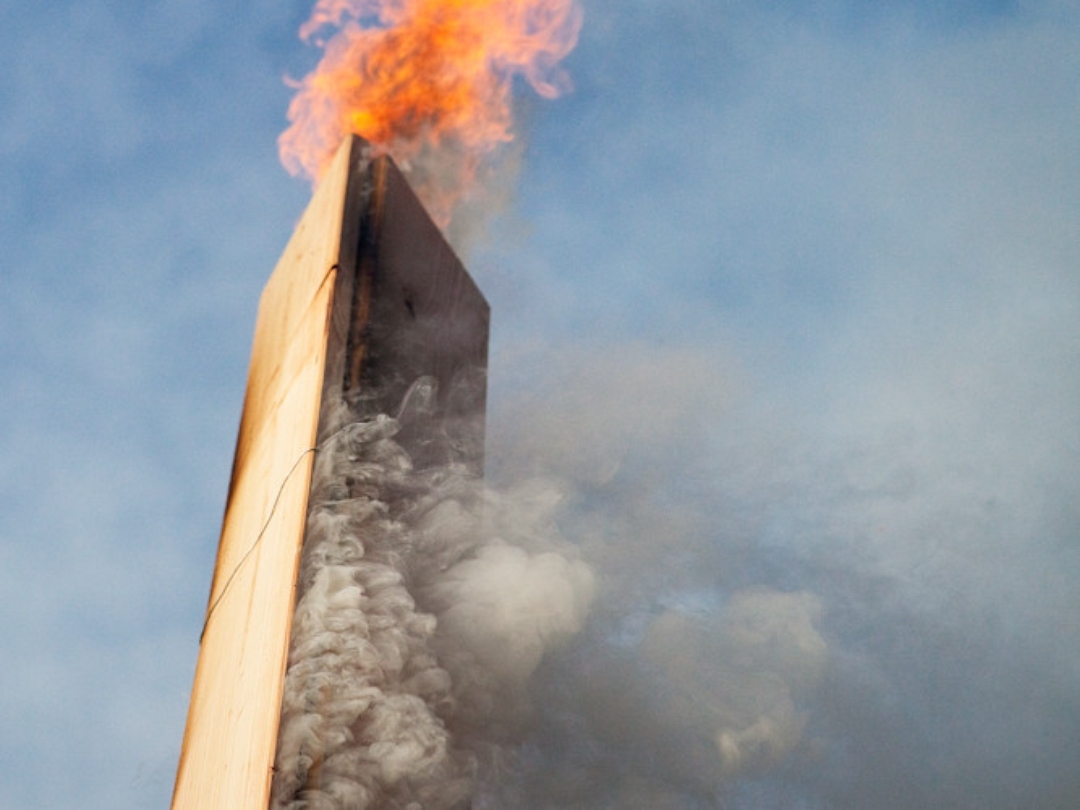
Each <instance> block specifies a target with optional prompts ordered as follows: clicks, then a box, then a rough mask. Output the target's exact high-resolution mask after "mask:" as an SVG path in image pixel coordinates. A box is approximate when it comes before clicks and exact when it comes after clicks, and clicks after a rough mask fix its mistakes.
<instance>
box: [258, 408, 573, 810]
mask: <svg viewBox="0 0 1080 810" xmlns="http://www.w3.org/2000/svg"><path fill="white" fill-rule="evenodd" d="M348 418H349V415H348V412H347V410H346V409H344V408H341V407H338V408H337V414H336V415H335V416H334V417H333V418H332V419H331V424H330V427H329V429H324V434H325V433H329V437H328V438H326V439H324V441H323V442H322V444H321V446H320V448H319V452H318V455H317V459H316V464H315V471H314V473H313V479H312V492H311V498H310V506H309V514H308V521H307V531H306V536H305V543H304V552H303V562H302V568H301V574H300V598H299V600H298V603H297V607H296V612H295V617H294V622H293V633H292V642H291V649H290V654H289V666H288V670H287V674H286V679H285V691H284V700H283V710H282V719H281V730H280V735H279V744H278V754H277V763H276V767H275V777H274V783H273V799H272V806H273V807H274V808H291V809H292V810H299V809H300V808H322V807H326V808H331V807H334V808H338V807H348V808H358V809H359V808H368V807H380V808H383V807H385V808H420V807H423V808H455V807H465V806H468V805H469V803H470V800H471V796H472V793H473V783H474V781H475V777H476V774H477V772H478V771H482V770H483V769H484V768H485V767H486V755H485V747H484V746H485V743H486V741H487V739H488V738H490V737H491V736H492V732H491V731H490V729H492V728H496V727H499V728H501V727H503V726H504V725H505V724H506V723H510V722H512V721H515V720H517V719H518V718H519V716H520V715H521V713H522V712H524V711H525V704H526V697H525V693H526V687H527V683H528V680H529V678H530V676H531V675H532V674H533V672H534V671H535V669H536V668H537V666H538V665H539V664H540V661H541V660H542V658H543V657H544V655H545V653H546V652H547V651H548V650H549V649H551V648H552V647H553V646H554V645H556V644H557V643H559V642H561V641H563V640H565V639H566V638H567V637H569V636H571V635H573V634H574V633H576V632H578V631H579V630H580V628H581V627H582V624H583V621H584V616H585V614H586V612H587V611H588V608H589V603H590V601H591V599H592V592H593V582H592V574H591V572H590V571H589V569H588V567H587V566H585V565H584V564H583V563H582V562H580V561H579V560H575V559H572V558H571V557H568V556H566V554H565V553H560V552H558V551H555V550H553V549H554V548H555V547H556V546H557V545H559V541H558V538H557V537H554V536H552V535H550V534H549V532H550V531H551V530H552V528H553V525H554V524H553V523H552V522H551V521H550V519H548V516H547V515H545V514H544V510H540V511H539V512H538V511H537V510H536V508H535V505H536V498H535V497H532V498H529V499H526V503H527V504H528V506H529V508H528V509H523V510H516V509H515V498H514V497H512V496H503V497H500V498H494V497H491V496H489V495H488V494H487V493H486V492H485V490H484V488H483V487H482V486H481V484H480V482H479V481H477V480H476V479H475V477H474V476H473V475H472V474H471V473H470V472H469V470H468V469H467V468H466V467H465V466H464V465H454V464H450V465H447V466H445V467H440V468H436V469H428V470H422V471H419V470H414V469H413V466H412V463H411V460H410V458H409V456H408V454H407V453H406V452H405V450H404V449H403V448H402V447H401V446H400V445H399V444H398V443H397V442H395V440H394V439H395V435H396V434H397V432H398V430H399V423H398V420H396V419H393V418H391V417H389V416H386V415H380V416H377V417H374V418H369V419H363V420H357V421H346V423H345V424H341V422H342V421H344V420H347V419H348ZM541 500H542V501H544V500H546V502H547V503H549V504H551V503H552V502H553V501H552V500H551V499H550V498H547V499H541ZM485 507H487V508H488V509H489V510H490V511H491V512H492V513H493V515H494V516H495V518H496V520H495V521H494V524H495V525H499V524H502V525H508V524H516V525H517V530H516V532H515V534H514V535H512V536H511V538H510V539H511V540H512V541H519V542H520V541H523V540H526V541H527V546H528V547H525V546H523V545H520V544H518V545H514V544H511V542H508V541H507V540H504V539H502V538H500V537H497V536H495V535H493V534H491V532H490V530H489V526H490V525H492V524H490V523H489V524H487V525H485V521H484V512H485ZM562 545H563V546H565V544H562Z"/></svg>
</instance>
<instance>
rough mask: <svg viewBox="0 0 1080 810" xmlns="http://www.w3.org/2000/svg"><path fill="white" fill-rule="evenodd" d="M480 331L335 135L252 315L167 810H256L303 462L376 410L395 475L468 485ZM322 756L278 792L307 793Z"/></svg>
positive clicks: (366, 158) (482, 366) (309, 476)
mask: <svg viewBox="0 0 1080 810" xmlns="http://www.w3.org/2000/svg"><path fill="white" fill-rule="evenodd" d="M488 322H489V309H488V305H487V303H486V302H485V300H484V298H483V296H482V294H481V293H480V292H479V290H478V289H477V287H476V285H475V284H474V283H473V282H472V280H471V279H470V278H469V276H468V274H467V273H466V272H465V269H464V268H463V267H462V265H461V263H460V261H459V260H458V259H457V257H456V256H455V255H454V253H453V251H452V250H451V249H450V247H449V246H448V245H447V243H446V242H445V240H444V239H443V237H442V235H441V234H440V232H439V230H438V228H437V227H436V226H435V225H434V224H433V223H432V221H431V220H430V218H429V217H428V216H427V214H426V213H425V211H424V210H423V207H422V206H421V205H420V203H419V201H418V200H417V199H416V197H415V196H414V195H413V193H412V191H411V190H410V189H409V187H408V185H407V183H406V182H405V180H404V178H403V177H402V175H401V174H400V172H399V171H398V170H397V168H396V167H395V166H394V164H393V163H392V162H391V161H390V160H389V158H386V157H371V150H370V147H369V146H368V145H367V144H366V143H365V142H364V141H362V140H361V139H359V138H357V137H355V136H350V137H349V138H347V139H346V140H345V142H344V143H343V144H342V146H341V148H340V149H339V151H338V153H337V155H336V157H335V159H334V161H333V164H332V165H331V168H330V169H329V170H328V171H327V173H326V175H325V176H324V177H323V180H322V182H321V184H320V186H319V188H318V190H317V192H316V193H315V195H314V197H313V198H312V201H311V203H310V205H309V206H308V208H307V211H306V212H305V213H304V215H303V218H302V219H301V221H300V223H299V224H298V226H297V228H296V231H295V232H294V234H293V236H292V238H291V240H290V241H289V243H288V246H287V247H286V249H285V252H284V254H283V255H282V257H281V259H280V260H279V262H278V265H277V267H276V268H275V270H274V273H273V275H272V276H271V278H270V280H269V282H268V284H267V286H266V289H265V290H264V292H263V295H262V300H261V303H260V306H259V314H258V320H257V324H256V330H255V339H254V346H253V349H252V356H251V366H250V371H249V376H248V383H247V392H246V395H245V400H244V410H243V415H242V418H241V423H240V431H239V437H238V440H237V446H236V454H235V458H234V461H233V470H232V479H231V482H230V486H229V495H228V502H227V505H226V509H225V517H224V522H223V527H222V532H221V541H220V546H219V549H218V556H217V563H216V566H215V569H214V578H213V583H212V586H211V591H210V599H209V605H208V608H207V613H206V619H205V625H204V628H203V633H202V640H201V649H200V652H199V660H198V665H197V668H196V673H195V681H194V686H193V690H192V696H191V705H190V709H189V712H188V719H187V728H186V731H185V734H184V741H183V747H182V751H181V755H180V763H179V768H178V772H177V778H176V786H175V791H174V794H173V803H172V806H173V808H174V810H181V809H183V810H196V809H198V810H206V808H228V809H229V810H245V808H251V809H252V810H255V809H256V808H257V809H258V810H266V808H267V807H268V806H270V802H271V789H272V788H271V783H272V780H273V779H274V773H273V772H274V763H275V756H278V757H279V758H280V757H281V756H283V755H282V754H281V753H280V752H279V751H278V738H279V727H280V726H281V725H282V722H283V721H282V716H283V715H282V712H283V709H282V700H283V698H282V696H283V689H284V688H285V687H284V685H285V682H286V669H287V666H288V664H289V651H290V640H291V639H292V637H293V633H294V629H295V628H294V610H295V608H296V603H297V599H298V598H300V597H302V596H303V595H304V590H305V587H308V586H311V582H306V583H305V581H304V575H303V573H302V571H301V559H302V553H304V546H305V524H306V523H307V524H309V527H308V531H309V533H310V531H311V528H310V522H311V519H312V517H311V516H312V514H313V510H314V509H316V508H317V507H318V503H317V502H316V501H317V498H325V497H327V496H326V493H325V492H322V491H319V492H316V491H315V490H318V489H319V486H320V485H319V484H318V482H317V481H316V483H315V484H313V475H314V476H315V477H316V478H317V477H318V473H317V470H318V464H317V463H316V458H317V456H319V454H320V453H323V451H324V449H325V448H328V447H330V446H331V445H332V444H334V443H335V442H338V443H339V444H340V440H341V438H342V436H346V437H350V438H356V436H355V435H354V434H356V431H354V432H353V434H347V433H343V430H347V428H343V427H342V426H343V425H346V424H347V423H349V422H350V420H352V424H358V423H359V422H357V420H360V422H362V421H363V420H365V419H367V420H376V419H377V418H379V415H382V414H388V415H389V416H390V417H395V416H396V417H398V418H397V419H396V420H392V421H393V424H394V427H393V439H394V442H395V445H394V446H395V447H399V448H401V449H402V452H403V453H404V454H407V455H406V456H404V457H405V458H408V459H411V462H408V467H409V469H410V470H413V471H422V470H423V469H424V468H427V467H434V466H437V465H452V466H454V467H455V468H456V469H461V470H466V471H469V472H470V473H471V474H473V475H475V474H478V473H479V471H480V469H481V467H482V457H483V422H484V405H485V390H486V388H485V373H486V366H487V341H488ZM372 424H374V422H372ZM365 430H366V428H365ZM371 430H373V431H374V432H375V434H378V435H377V436H376V437H375V438H376V439H378V438H379V437H381V436H382V435H383V434H380V433H378V431H379V430H384V428H381V427H380V428H372V429H371ZM385 432H386V431H385V430H384V433H385ZM369 433H371V431H369ZM365 435H367V434H365ZM372 435H374V434H372ZM387 435H389V434H387ZM358 441H359V439H358ZM372 441H374V439H373V440H372ZM402 463H406V462H402ZM324 483H325V482H324ZM313 486H314V489H313ZM343 486H344V485H343ZM324 488H325V487H324ZM345 494H346V496H347V495H348V493H345ZM369 553H370V551H369ZM304 565H305V566H306V567H307V568H305V570H308V569H309V568H310V569H311V570H309V573H310V575H311V576H310V577H309V578H310V579H311V580H312V582H313V581H315V578H316V575H317V572H316V573H312V571H314V568H312V567H311V566H314V565H315V563H311V564H310V566H309V563H308V561H307V560H306V558H305V562H304ZM330 688H331V689H332V688H333V686H332V685H331V687H330ZM298 745H300V746H301V747H302V746H303V743H302V742H301V743H299V744H298ZM305 751H306V749H305ZM325 753H326V752H325V751H323V752H316V753H315V754H311V753H310V752H308V753H304V757H306V759H304V761H305V762H308V763H309V765H310V767H309V766H305V769H304V770H303V772H302V773H300V774H299V776H297V775H296V774H295V773H290V775H289V778H288V779H286V780H285V781H286V782H288V781H289V779H294V777H295V779H299V780H300V783H301V784H299V786H298V788H299V789H304V790H317V789H318V785H319V779H320V778H321V777H320V769H321V767H322V764H323V760H322V759H321V758H320V756H322V755H324V754H325ZM316 760H317V761H316ZM289 767H290V768H293V769H294V770H295V766H293V765H290V766H289ZM289 789H292V788H289ZM275 801H276V799H275ZM358 806H359V805H358Z"/></svg>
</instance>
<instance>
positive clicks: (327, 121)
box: [278, 0, 581, 227]
mask: <svg viewBox="0 0 1080 810" xmlns="http://www.w3.org/2000/svg"><path fill="white" fill-rule="evenodd" d="M327 28H332V29H337V30H336V32H335V33H334V34H333V36H331V37H330V39H329V40H328V41H324V40H322V39H318V38H317V39H316V40H315V41H316V44H317V45H319V46H320V47H322V48H324V50H325V53H324V54H323V57H322V60H321V61H320V62H319V65H318V67H317V68H316V69H315V70H314V71H313V72H312V73H310V74H308V76H306V77H305V78H304V79H303V81H301V82H299V83H297V89H298V92H297V94H296V96H295V97H294V98H293V100H292V103H291V104H290V105H289V121H290V122H291V124H290V126H289V128H288V129H287V130H286V131H285V132H284V133H283V134H282V136H281V138H280V139H279V142H278V144H279V147H280V152H281V160H282V163H283V164H284V165H285V167H286V168H287V169H288V170H289V172H290V173H292V174H294V175H295V174H304V175H307V176H308V177H310V178H311V179H312V180H313V181H314V182H318V180H319V178H320V177H321V176H322V174H323V172H324V171H325V170H326V168H327V166H328V165H329V162H330V159H331V158H332V157H333V154H334V152H335V150H336V149H337V146H338V144H339V143H340V142H341V139H342V138H343V137H344V136H345V135H346V134H347V133H356V134H357V135H360V136H361V137H363V138H365V139H366V140H368V141H369V142H370V143H372V144H373V145H374V146H375V147H376V149H378V150H380V151H382V152H389V153H390V154H391V155H392V156H393V157H394V158H395V160H396V161H397V162H398V163H399V164H400V165H401V166H402V168H404V169H406V170H409V169H410V168H413V169H415V168H417V164H421V163H424V164H430V165H428V167H427V170H426V171H421V172H419V174H420V177H419V178H414V185H416V186H418V187H417V191H418V193H419V194H420V196H421V198H423V199H424V201H425V203H426V204H427V206H428V209H429V211H430V212H431V215H432V217H433V218H434V219H435V220H436V221H437V222H439V224H440V225H443V226H444V227H445V225H446V224H447V223H448V222H449V219H450V211H451V208H452V207H453V205H454V203H455V202H456V201H457V200H458V199H459V198H460V197H461V196H463V195H464V194H466V193H467V192H468V191H469V189H470V187H471V186H472V184H473V183H474V181H475V179H476V174H477V171H478V169H479V167H480V165H481V162H482V160H483V158H484V157H485V156H487V155H489V154H490V153H491V152H493V151H494V150H495V149H496V148H497V147H498V146H499V145H500V144H503V143H506V142H508V141H511V140H512V139H513V134H512V125H513V121H512V116H511V110H510V102H511V86H512V84H513V80H514V76H515V75H517V74H520V75H522V76H523V77H524V78H525V79H526V80H527V81H528V83H529V84H530V85H532V87H533V88H534V89H535V90H536V92H538V93H539V94H540V95H541V96H544V97H547V98H552V97H554V96H557V95H558V94H559V92H560V91H561V90H562V89H564V88H565V87H566V85H567V84H568V82H567V79H566V76H565V75H564V74H563V73H562V72H561V71H560V70H559V69H558V67H557V63H558V62H559V60H560V59H562V58H563V57H564V56H566V54H568V53H569V52H570V51H571V50H572V49H573V47H574V45H575V44H577V37H578V32H579V31H580V28H581V12H580V10H579V8H578V7H577V5H576V3H575V0H318V2H317V3H316V5H315V9H314V11H313V12H312V15H311V18H310V19H309V20H308V21H307V22H306V23H305V24H304V26H303V27H302V28H301V29H300V36H301V38H302V39H304V40H305V41H309V40H311V39H312V38H313V37H314V36H315V35H316V34H318V33H319V32H321V31H324V30H325V29H327Z"/></svg>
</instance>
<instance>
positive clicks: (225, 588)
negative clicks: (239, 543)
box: [199, 447, 317, 644]
mask: <svg viewBox="0 0 1080 810" xmlns="http://www.w3.org/2000/svg"><path fill="white" fill-rule="evenodd" d="M316 450H317V448H315V447H309V448H308V449H307V450H305V451H304V452H303V453H301V454H300V457H299V458H298V459H296V461H295V462H293V465H292V467H291V468H290V469H289V472H288V473H286V475H285V479H284V480H283V481H282V482H281V486H280V487H279V488H278V491H277V495H276V496H275V497H274V504H273V506H271V507H270V514H269V515H267V516H266V522H265V523H263V526H262V528H261V529H260V530H259V534H258V535H257V536H256V537H255V541H254V542H253V543H252V544H251V547H250V548H249V549H248V550H247V551H245V552H244V556H243V557H241V558H240V561H239V562H238V563H237V564H236V566H235V567H234V568H233V571H232V573H231V574H229V578H228V579H227V580H225V584H224V585H223V586H222V588H221V592H220V593H218V595H217V599H215V600H214V601H213V602H211V603H210V607H208V608H207V609H206V619H205V620H204V621H203V627H202V632H201V633H199V643H200V644H201V643H202V640H203V636H205V635H206V628H207V627H208V626H209V624H210V617H211V616H213V615H214V609H215V608H216V607H217V606H218V603H219V602H221V600H222V599H223V598H224V597H225V594H226V593H228V592H229V586H230V585H232V583H233V580H234V579H236V575H237V574H238V573H240V569H241V568H242V567H243V565H244V563H245V562H247V559H248V557H250V556H251V553H252V552H253V551H254V550H255V549H256V547H257V546H258V545H259V543H260V541H261V540H262V539H263V535H264V534H266V530H267V529H269V528H270V521H271V520H273V519H274V512H276V511H277V507H278V502H279V501H281V495H282V493H284V492H285V486H286V485H287V484H288V483H289V479H290V478H292V474H293V473H294V472H296V468H297V467H299V466H300V462H301V461H303V460H304V457H305V456H306V455H307V454H308V453H314V452H316Z"/></svg>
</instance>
